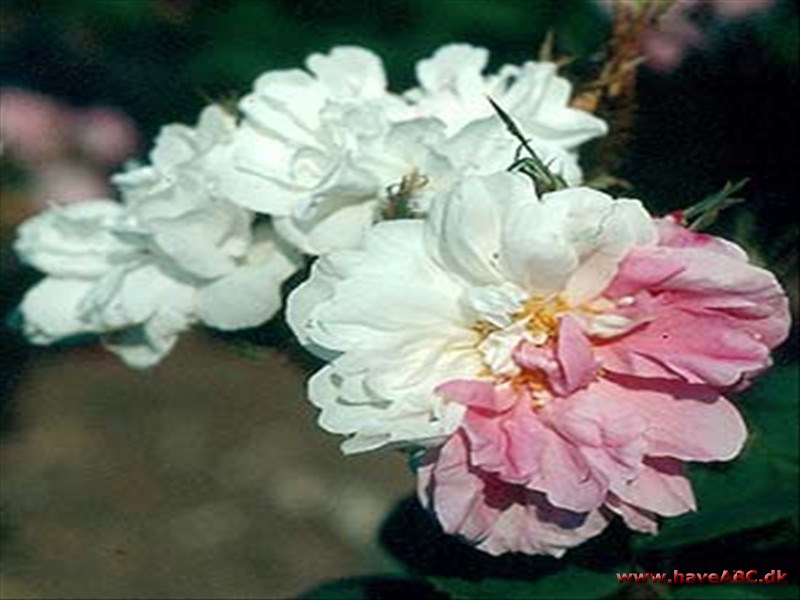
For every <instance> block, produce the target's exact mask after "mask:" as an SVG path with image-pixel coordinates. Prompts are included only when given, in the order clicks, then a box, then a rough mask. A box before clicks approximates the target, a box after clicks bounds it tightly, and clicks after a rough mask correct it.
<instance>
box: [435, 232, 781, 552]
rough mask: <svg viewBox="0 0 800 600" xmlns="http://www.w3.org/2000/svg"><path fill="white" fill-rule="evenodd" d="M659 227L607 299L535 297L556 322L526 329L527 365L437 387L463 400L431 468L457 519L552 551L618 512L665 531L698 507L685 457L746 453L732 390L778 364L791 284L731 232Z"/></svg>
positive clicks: (495, 545) (441, 503)
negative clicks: (666, 524)
mask: <svg viewBox="0 0 800 600" xmlns="http://www.w3.org/2000/svg"><path fill="white" fill-rule="evenodd" d="M658 234H659V240H658V243H657V244H653V245H638V246H634V247H633V248H632V249H631V250H630V252H629V253H628V254H627V256H626V257H625V258H624V259H623V260H622V261H621V263H620V264H619V268H618V271H617V274H616V275H615V277H614V278H613V280H612V281H611V283H610V285H608V286H607V288H606V289H605V291H604V292H603V294H602V296H601V297H602V300H601V301H600V302H599V303H596V306H598V307H599V306H600V305H601V304H604V303H608V305H607V307H606V310H604V311H603V312H602V314H601V313H597V314H596V315H595V316H592V312H593V311H592V310H589V311H588V314H587V312H586V311H584V312H583V313H580V312H569V311H566V312H553V310H554V309H552V308H548V306H547V305H545V304H543V305H542V306H541V308H537V309H536V310H537V311H538V312H535V313H534V316H533V317H532V321H531V323H533V324H535V325H536V326H537V327H553V328H555V330H554V333H553V335H551V336H550V337H549V339H548V340H547V342H546V343H544V344H542V343H541V342H539V341H536V340H532V339H526V338H525V337H523V338H522V339H521V340H520V341H519V342H518V343H517V344H516V346H515V348H514V350H513V354H512V357H513V361H514V363H515V365H516V367H517V368H518V371H517V373H516V374H515V375H513V376H510V377H505V378H495V379H494V380H492V381H487V380H479V379H476V380H453V381H449V382H446V383H444V384H442V385H440V386H439V387H438V392H439V394H440V395H442V396H443V397H444V398H446V399H447V400H451V401H454V402H457V403H460V404H462V405H463V406H465V407H466V412H465V415H464V418H463V420H462V422H461V424H460V426H459V428H458V429H457V431H456V433H455V434H454V435H453V436H452V437H451V438H450V439H449V440H448V441H447V443H446V444H445V445H444V446H443V447H441V448H438V449H435V450H431V451H429V452H428V454H427V456H426V457H425V459H424V460H423V464H422V466H421V467H420V469H419V494H420V497H421V500H422V502H423V504H425V505H426V506H428V507H429V508H431V509H432V510H433V511H434V512H435V513H436V515H437V517H438V519H439V521H440V522H441V524H442V526H443V527H444V529H445V531H446V532H448V533H451V534H457V535H460V536H462V537H464V538H466V539H468V540H469V541H471V542H473V543H476V544H478V546H479V547H480V548H481V549H483V550H485V551H487V552H490V553H492V554H502V553H504V552H526V553H533V554H541V553H547V554H552V555H554V556H560V555H561V554H563V553H564V552H565V551H566V549H568V548H570V547H572V546H575V545H577V544H580V543H581V542H583V541H585V540H586V539H588V538H590V537H593V536H595V535H597V534H598V533H600V532H601V531H602V530H603V529H604V527H605V525H606V524H607V522H608V521H609V520H610V518H611V517H612V516H613V515H614V514H617V515H620V516H621V517H622V518H623V520H624V521H625V523H626V524H627V526H628V527H630V528H631V529H635V530H638V531H644V532H649V533H655V532H656V531H657V526H658V521H657V518H658V516H675V515H679V514H681V513H684V512H687V511H691V510H695V509H696V505H695V501H694V497H693V494H692V489H691V485H690V484H689V481H688V480H687V479H686V478H685V477H684V476H683V475H682V462H683V461H718V460H730V459H732V458H734V457H735V456H736V455H737V454H738V453H739V451H740V450H741V448H742V445H743V444H744V441H745V439H746V437H747V431H746V428H745V425H744V422H743V420H742V418H741V416H740V415H739V413H738V412H737V410H736V408H735V407H734V406H733V405H732V404H731V403H730V402H729V401H728V400H726V399H725V398H724V397H722V395H721V393H722V392H724V391H725V390H729V389H731V388H733V387H734V386H742V385H746V384H747V383H748V382H749V380H750V379H751V378H752V376H753V375H754V374H756V373H757V372H759V371H760V370H762V369H764V368H765V367H767V366H768V365H769V364H770V358H769V351H770V349H771V348H773V347H775V346H776V345H777V344H779V343H780V342H781V341H782V340H783V339H785V337H786V335H787V333H788V325H789V315H788V307H787V300H786V296H785V294H784V293H783V291H782V289H781V288H780V285H779V284H778V282H777V281H776V280H775V278H774V277H773V276H772V275H771V274H770V273H769V272H768V271H765V270H764V269H761V268H758V267H756V266H753V265H751V264H749V263H748V262H747V257H746V255H745V253H744V252H743V251H742V250H741V249H740V248H739V247H738V246H736V245H734V244H731V243H728V242H725V241H723V240H721V239H719V238H715V237H712V236H709V235H704V234H698V233H694V232H692V231H689V230H688V229H686V228H684V227H682V226H680V225H678V224H676V223H675V222H673V221H671V220H668V219H664V220H661V221H659V222H658ZM612 306H613V307H615V308H612V309H610V310H608V307H612Z"/></svg>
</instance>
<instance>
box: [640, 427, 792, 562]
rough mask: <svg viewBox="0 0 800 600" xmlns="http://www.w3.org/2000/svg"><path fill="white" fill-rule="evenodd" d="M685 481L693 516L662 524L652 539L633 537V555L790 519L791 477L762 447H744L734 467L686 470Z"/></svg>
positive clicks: (732, 465) (666, 521)
mask: <svg viewBox="0 0 800 600" xmlns="http://www.w3.org/2000/svg"><path fill="white" fill-rule="evenodd" d="M689 472H690V479H691V481H692V485H693V487H694V490H695V495H696V496H697V502H698V511H697V512H694V513H689V514H686V515H682V516H680V517H675V518H671V519H666V520H665V521H664V522H663V525H662V527H661V532H660V533H659V534H658V535H656V536H644V535H639V536H637V537H635V538H634V540H633V547H634V549H635V550H636V551H643V550H654V549H659V550H660V549H665V548H671V547H675V546H681V545H684V544H694V543H699V542H704V541H707V540H711V539H714V538H716V537H720V536H723V535H727V534H731V533H735V532H737V531H742V530H746V529H755V528H757V527H761V526H764V525H769V524H770V523H775V522H777V521H781V520H784V519H790V518H793V517H794V516H795V514H796V512H797V486H796V477H791V476H790V475H787V474H785V473H782V465H779V464H778V463H776V461H775V460H773V459H772V457H771V456H770V455H769V453H768V452H767V451H766V449H765V448H764V446H763V445H762V444H758V443H757V441H756V442H754V443H750V444H748V447H747V448H745V451H744V453H743V455H742V457H741V458H739V459H737V460H736V462H735V463H734V464H731V465H725V466H715V467H709V466H705V465H692V467H691V468H690V470H689Z"/></svg>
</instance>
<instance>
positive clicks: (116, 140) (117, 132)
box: [72, 106, 140, 167]
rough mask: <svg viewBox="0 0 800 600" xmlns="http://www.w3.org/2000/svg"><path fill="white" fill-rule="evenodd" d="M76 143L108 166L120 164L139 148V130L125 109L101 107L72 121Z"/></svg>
mask: <svg viewBox="0 0 800 600" xmlns="http://www.w3.org/2000/svg"><path fill="white" fill-rule="evenodd" d="M72 131H73V136H74V142H75V145H76V146H77V147H78V148H79V149H80V150H81V151H82V152H83V153H84V154H86V155H87V156H88V157H89V158H90V159H92V161H94V162H96V163H97V164H99V165H102V166H104V167H113V166H116V165H119V164H120V163H122V162H123V161H124V160H126V159H128V158H130V157H131V156H132V155H133V154H134V153H135V152H136V150H137V149H138V147H139V143H140V139H139V132H138V131H137V130H136V126H135V125H134V123H133V121H132V120H131V119H130V118H129V117H128V116H127V115H126V114H125V113H123V112H121V111H119V110H117V109H115V108H110V107H106V106H97V107H93V108H89V109H86V110H83V111H79V112H78V113H76V115H75V118H74V119H73V121H72Z"/></svg>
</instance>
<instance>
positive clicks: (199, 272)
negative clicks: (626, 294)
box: [16, 45, 606, 367]
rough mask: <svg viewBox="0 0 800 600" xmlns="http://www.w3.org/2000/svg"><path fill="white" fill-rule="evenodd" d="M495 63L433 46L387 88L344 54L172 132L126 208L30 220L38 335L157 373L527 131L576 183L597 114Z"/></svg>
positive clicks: (499, 161) (595, 132) (427, 201)
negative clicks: (188, 336)
mask: <svg viewBox="0 0 800 600" xmlns="http://www.w3.org/2000/svg"><path fill="white" fill-rule="evenodd" d="M487 63H488V52H487V51H486V50H484V49H480V48H474V47H471V46H468V45H451V46H446V47H443V48H441V49H439V50H438V51H437V52H436V53H435V54H434V55H433V56H432V57H431V58H428V59H425V60H422V61H420V62H419V63H418V65H417V77H418V80H419V86H418V87H416V88H414V89H412V90H409V91H407V92H405V93H401V94H396V93H392V92H390V91H388V89H387V82H386V75H385V73H384V69H383V66H382V64H381V61H380V59H379V58H378V57H377V56H376V55H374V54H373V53H371V52H370V51H368V50H365V49H361V48H356V47H337V48H334V49H333V50H332V51H331V52H330V53H329V54H327V55H322V54H314V55H312V56H310V57H309V58H308V60H307V61H306V68H307V70H300V69H294V70H285V71H270V72H267V73H265V74H263V75H261V76H260V77H259V78H258V79H257V80H256V82H255V86H254V89H253V91H252V93H250V94H249V95H247V96H245V97H244V98H243V99H242V100H241V102H240V103H239V107H238V108H239V112H240V116H239V117H235V116H232V115H230V114H228V113H227V112H225V110H223V109H222V108H220V107H217V106H211V107H208V108H206V109H205V111H204V112H203V113H202V115H201V117H200V120H199V123H198V124H197V126H196V127H194V128H190V127H187V126H183V125H170V126H167V127H165V128H164V129H163V130H162V132H161V134H160V136H159V137H158V139H157V140H156V144H155V148H154V149H153V151H152V152H151V154H150V157H149V164H148V165H146V166H140V167H137V168H134V169H131V170H129V171H127V172H125V173H121V174H119V175H117V176H115V177H114V178H113V182H114V184H115V185H116V186H117V188H118V190H119V195H120V199H121V201H116V200H111V199H103V200H91V201H86V202H83V203H78V204H73V205H70V206H66V207H54V208H52V209H50V210H48V211H46V212H45V213H43V214H41V215H39V216H37V217H34V218H33V219H31V220H30V221H28V222H27V223H25V224H23V225H22V226H21V228H20V230H19V238H18V240H17V243H16V250H17V252H18V254H19V255H20V256H21V258H22V259H23V260H24V261H26V262H28V263H29V264H31V265H32V266H34V267H36V268H37V269H39V270H40V271H42V272H44V273H45V274H46V277H45V279H43V280H42V281H41V282H40V283H39V284H38V285H36V286H35V287H34V288H33V289H32V290H30V291H29V293H28V294H27V295H26V296H25V298H24V300H23V302H22V305H21V313H22V317H23V321H24V328H25V332H26V334H27V335H28V336H29V338H30V339H31V340H32V341H33V342H35V343H40V344H49V343H52V342H55V341H58V340H61V339H64V338H67V337H71V336H74V335H80V334H97V335H100V336H102V339H103V340H104V343H105V344H106V346H107V347H108V348H109V349H111V350H112V351H114V352H116V353H118V354H119V355H120V356H121V357H122V358H123V359H124V360H125V361H126V362H127V363H128V364H130V365H132V366H136V367H146V366H150V365H152V364H155V363H156V362H158V361H159V360H160V359H161V358H162V357H163V356H164V355H165V354H166V353H167V352H169V350H170V349H171V348H172V346H173V345H174V343H175V341H176V339H177V336H178V334H179V333H180V332H181V331H183V330H185V329H186V328H187V327H189V326H190V325H192V324H194V323H202V324H205V325H208V326H210V327H215V328H219V329H225V330H231V329H238V328H245V327H253V326H256V325H259V324H261V323H263V322H265V321H266V320H267V319H269V318H271V317H272V316H273V315H274V314H275V313H276V312H277V311H278V310H279V309H280V305H281V294H280V288H281V285H282V284H283V283H284V282H285V281H286V280H287V279H288V278H289V277H290V276H291V275H292V274H293V273H295V272H296V271H297V270H298V269H299V268H300V267H301V266H302V264H303V262H302V260H303V259H302V255H303V254H307V255H314V256H316V255H327V254H328V253H330V252H333V251H336V250H348V249H354V248H357V247H359V246H360V244H361V243H362V241H363V239H364V237H365V234H367V232H368V231H369V230H370V229H371V227H372V226H373V225H374V224H375V223H376V222H377V221H379V220H381V218H382V216H384V215H386V214H387V211H389V210H390V209H392V207H393V203H398V202H402V203H403V204H404V205H405V206H406V207H407V208H408V210H409V211H410V212H411V213H412V214H414V215H417V216H422V215H424V214H426V213H427V212H428V211H429V210H431V206H432V203H433V201H434V198H436V197H438V196H440V195H442V194H446V193H448V192H449V191H450V190H452V189H455V188H456V187H457V186H458V185H460V182H461V181H463V180H464V178H465V177H468V176H473V175H489V174H492V173H495V172H498V171H503V170H505V169H506V168H508V167H509V165H510V164H511V163H512V162H513V161H514V159H515V155H516V151H517V148H518V141H517V140H515V139H514V137H513V136H511V135H509V134H508V132H507V131H506V130H505V128H504V125H503V123H502V122H501V121H500V119H498V118H497V117H496V115H495V113H494V111H493V109H492V107H491V105H490V103H489V102H488V99H487V98H488V97H491V98H492V99H493V100H495V101H496V102H497V103H498V104H499V105H500V106H502V107H503V108H504V110H505V111H507V112H508V114H509V115H511V116H512V117H513V118H514V119H515V120H516V121H517V122H519V123H520V124H522V126H523V129H524V131H525V134H526V135H527V136H530V143H531V145H532V146H533V147H534V148H535V150H536V152H537V153H538V154H539V155H540V157H541V158H542V160H543V161H544V162H546V163H547V164H549V165H550V167H551V169H553V170H555V171H556V172H559V173H560V174H561V175H562V176H563V177H564V178H565V179H566V180H567V181H568V182H569V183H572V184H575V183H579V182H580V180H581V171H580V168H579V166H578V161H577V148H578V147H579V146H580V145H581V144H582V143H584V142H586V141H587V140H589V139H591V138H594V137H597V136H600V135H603V134H604V133H605V132H606V125H605V123H604V122H603V121H601V120H600V119H598V118H596V117H594V116H592V115H590V114H588V113H586V112H583V111H580V110H577V109H574V108H571V107H570V106H569V100H570V93H571V87H570V84H569V83H568V82H567V81H566V80H565V79H563V78H562V77H560V76H558V75H557V73H556V67H555V65H553V64H550V63H540V62H528V63H525V64H524V65H522V66H505V67H503V68H501V69H500V70H499V71H498V72H497V73H495V74H491V75H485V74H484V73H483V71H484V70H485V68H486V66H487Z"/></svg>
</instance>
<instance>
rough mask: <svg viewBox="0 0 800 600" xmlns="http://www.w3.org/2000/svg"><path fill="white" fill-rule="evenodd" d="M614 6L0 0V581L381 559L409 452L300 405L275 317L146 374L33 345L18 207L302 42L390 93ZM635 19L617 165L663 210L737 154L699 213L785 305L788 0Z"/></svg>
mask: <svg viewBox="0 0 800 600" xmlns="http://www.w3.org/2000/svg"><path fill="white" fill-rule="evenodd" d="M608 4H609V3H608V2H605V1H604V0H569V1H566V2H565V1H559V0H435V1H434V0H338V1H336V2H331V1H329V0H263V1H258V0H217V1H208V0H63V1H57V0H52V1H46V0H39V1H33V0H3V1H2V2H0V141H1V142H2V153H1V154H0V165H1V167H2V171H1V172H0V232H1V233H2V240H1V242H0V249H1V251H2V253H1V254H0V302H1V303H2V305H1V306H0V309H1V310H2V315H3V319H4V324H3V325H2V330H0V336H1V337H0V340H2V350H1V352H0V359H1V360H2V372H0V411H2V412H0V416H1V418H2V422H1V423H0V447H1V448H2V457H1V458H0V466H2V488H0V510H1V511H2V513H1V515H2V521H0V554H1V555H2V562H0V596H2V597H3V598H130V597H136V598H191V597H203V598H210V597H219V598H231V597H237V598H245V597H248V598H249V597H253V598H256V597H261V598H264V597H276V598H281V597H292V596H296V595H298V594H300V593H301V592H302V591H303V590H306V589H309V588H311V587H313V586H315V585H317V584H319V583H320V582H321V581H323V580H326V579H331V578H336V577H342V576H348V575H356V574H361V573H367V572H374V571H383V572H386V571H391V570H393V569H394V568H395V566H394V564H393V563H392V562H391V559H389V558H388V557H384V556H383V555H382V554H381V553H380V551H379V550H378V546H377V543H376V542H375V537H376V532H377V531H378V528H379V526H380V523H381V521H382V519H383V518H384V516H385V514H386V513H387V511H389V509H390V508H391V507H392V506H393V505H394V504H395V503H396V502H397V501H398V500H399V499H400V498H402V497H404V496H406V495H407V494H409V493H411V491H412V490H413V479H412V476H411V475H410V473H409V472H408V470H407V468H406V465H405V464H404V461H403V459H402V457H401V456H399V455H394V454H391V453H386V454H383V455H372V456H366V457H356V458H348V459H345V458H343V457H342V456H341V455H340V453H339V451H338V448H337V444H338V440H336V439H334V438H332V437H331V436H328V435H327V434H325V433H324V432H322V431H321V430H319V429H318V428H317V427H316V425H315V423H314V421H315V411H314V409H313V408H312V407H311V406H310V405H309V404H308V403H307V402H306V401H305V399H304V390H303V385H304V384H303V382H304V379H305V377H306V376H307V374H308V373H309V372H310V370H311V369H312V368H313V367H314V365H313V364H312V363H310V362H309V361H308V360H307V359H304V358H303V356H302V354H301V353H300V352H299V351H298V349H297V348H296V346H294V344H293V343H292V341H291V339H290V336H289V334H288V332H287V330H286V328H285V326H283V325H281V323H280V317H279V318H278V319H277V320H276V321H275V322H273V323H270V324H268V325H267V326H265V327H264V328H261V329H259V330H258V331H251V332H246V333H245V334H243V335H242V336H238V337H235V338H234V337H230V336H228V337H226V338H225V339H222V338H220V337H214V336H212V335H210V334H207V333H204V332H195V333H193V334H190V335H185V336H184V337H182V339H181V341H180V343H179V344H178V347H177V348H176V350H175V351H174V352H173V353H172V354H171V355H170V356H169V357H168V358H167V359H166V360H165V361H164V362H163V364H161V365H159V366H158V367H156V368H154V369H152V370H150V371H147V372H133V371H130V370H128V369H126V368H125V367H124V366H123V365H122V364H121V363H119V362H118V361H117V359H115V358H114V357H113V356H112V355H111V354H107V353H104V352H103V351H102V350H100V349H98V348H97V347H95V346H91V345H89V346H79V347H61V348H46V349H42V348H32V347H29V346H26V345H25V344H24V343H23V342H22V340H21V339H20V337H19V335H18V333H17V331H16V329H15V327H14V315H13V308H14V307H15V306H16V305H17V303H18V302H19V299H20V297H21V295H22V293H23V292H24V290H25V288H26V287H27V286H29V285H30V283H31V282H33V281H35V280H36V277H37V275H36V273H33V272H31V271H30V270H28V269H26V268H24V267H23V266H22V265H20V264H19V263H18V262H17V261H16V259H15V257H14V256H13V253H12V252H11V249H10V246H11V243H12V241H13V236H14V228H15V227H16V226H17V225H18V224H19V223H20V222H21V221H22V220H24V218H26V217H27V216H29V215H32V214H35V213H36V212H37V211H39V210H41V209H42V208H43V207H45V206H47V205H48V204H49V203H52V202H68V201H76V200H80V199H85V198H92V197H102V196H104V195H107V194H109V193H111V192H110V190H109V188H108V185H107V177H108V175H109V174H110V173H112V172H114V171H115V170H118V169H119V168H120V167H121V165H122V164H123V163H124V161H126V160H128V159H131V158H136V157H139V158H142V157H144V156H146V152H147V151H148V149H149V147H150V144H151V141H152V139H153V136H154V135H155V134H156V133H157V131H158V129H159V127H160V126H162V125H163V124H165V123H168V122H172V121H181V122H188V123H192V122H194V119H195V117H196V115H197V114H198V112H199V110H200V109H201V108H202V107H203V106H204V105H205V104H207V103H208V102H209V101H212V100H218V99H223V98H230V97H231V96H236V95H241V94H243V93H246V92H247V91H248V89H249V87H250V85H251V83H252V81H253V79H254V78H255V77H256V76H257V75H258V74H260V73H261V72H263V71H265V70H270V69H279V68H292V67H299V66H301V65H302V62H303V60H304V58H305V57H306V56H307V55H308V54H310V53H312V52H315V51H326V50H327V49H329V48H330V47H331V46H333V45H337V44H359V45H364V46H367V47H369V48H371V49H373V50H375V51H376V52H377V53H379V54H380V55H381V56H382V57H383V58H384V61H385V64H386V67H387V70H388V72H389V76H390V77H389V78H390V81H391V82H392V83H391V85H392V87H393V89H394V90H396V91H399V90H402V89H405V88H407V87H409V86H410V85H411V84H412V82H413V65H414V63H415V62H416V61H417V60H419V59H420V58H422V57H425V56H427V55H429V54H430V53H431V52H432V51H433V50H435V49H436V48H437V47H438V46H440V45H442V44H444V43H448V42H454V41H460V42H469V43H472V44H475V45H483V46H485V47H487V48H489V49H490V50H491V52H492V67H493V68H495V67H498V66H500V65H502V64H505V63H507V62H521V61H524V60H528V59H532V58H534V57H535V56H536V53H537V50H538V48H539V46H540V45H541V43H542V41H543V39H544V37H545V34H546V33H547V32H548V31H549V30H554V31H555V33H556V47H557V50H558V51H559V53H560V54H564V55H569V56H576V57H579V58H581V59H582V60H586V61H591V58H592V56H593V54H594V53H595V52H596V51H597V50H598V48H600V46H601V44H602V43H603V42H604V40H605V39H606V38H607V36H608V33H609V17H608V14H609V11H608ZM642 43H643V45H642V47H643V49H644V51H645V53H646V55H647V58H648V62H647V64H646V67H644V68H643V69H642V70H641V72H640V77H639V82H638V91H637V96H636V101H637V112H636V119H635V121H634V123H633V125H634V127H633V131H634V135H633V136H632V137H631V139H630V142H629V143H628V144H627V145H626V147H625V150H626V152H625V154H624V156H622V159H623V160H621V162H620V163H619V165H618V166H617V168H616V172H615V173H614V174H615V175H618V176H620V177H623V178H625V179H627V180H628V181H630V182H631V183H632V184H633V186H634V191H632V192H630V193H631V194H634V195H636V196H637V197H640V198H642V199H644V200H645V202H646V203H647V204H648V206H649V207H650V208H651V209H652V210H653V211H655V212H668V211H670V210H674V209H677V208H681V207H685V206H687V205H689V204H692V203H694V202H697V201H698V200H700V199H701V198H703V197H704V196H705V195H707V194H709V193H712V192H714V191H716V190H719V189H720V188H721V187H722V186H723V184H724V183H725V182H726V181H728V180H738V179H741V178H744V177H749V178H750V183H749V185H748V187H747V188H746V189H745V192H744V195H745V196H746V197H747V202H746V203H745V204H744V205H740V206H738V207H736V208H734V209H731V210H730V211H729V212H727V213H726V214H724V215H723V217H722V219H721V220H720V221H719V222H718V223H717V224H715V226H714V229H713V230H712V231H713V232H715V233H722V234H725V235H727V236H729V237H732V238H733V239H736V240H737V241H738V242H739V243H741V244H743V245H745V246H746V247H747V249H748V251H749V252H751V254H752V256H753V257H754V260H755V261H757V262H759V263H761V264H765V265H767V266H769V267H770V268H771V269H773V270H774V271H775V272H776V273H777V274H778V275H779V277H780V278H781V279H782V281H783V283H784V285H785V286H786V287H787V290H789V293H790V296H791V297H792V301H793V315H794V318H795V322H796V319H797V307H798V303H797V285H798V281H797V272H798V269H797V262H798V260H797V259H798V255H797V241H798V239H797V238H798V226H797V224H796V223H794V222H793V221H794V219H793V216H794V215H795V214H796V210H797V202H798V198H800V195H798V192H799V191H800V190H798V155H797V140H798V133H800V132H798V116H797V114H798V112H797V109H796V102H797V97H798V94H797V92H798V58H797V56H798V13H797V6H796V3H795V2H791V1H788V0H786V1H783V0H686V1H685V2H680V3H678V5H677V6H676V7H675V8H674V9H673V11H672V12H671V13H670V15H669V16H668V18H667V19H665V20H664V24H663V27H662V29H661V31H650V32H646V34H645V36H644V39H643V40H642ZM290 285H291V282H290ZM797 340H798V336H797V328H796V326H795V328H794V330H793V335H792V337H791V338H790V340H789V341H788V342H787V343H786V344H785V345H784V346H783V347H782V348H781V349H780V350H779V351H778V353H777V354H776V362H777V363H778V366H779V368H794V367H792V365H796V360H797V358H796V357H797ZM243 349H246V351H243ZM794 381H795V382H796V379H795V380H794ZM795 385H796V383H795ZM783 389H784V390H785V389H786V387H785V386H784V388H783ZM784 393H785V392H784ZM788 393H790V394H791V393H792V390H791V389H790V390H789V392H788ZM795 404H796V401H795ZM795 410H796V406H795ZM794 440H795V443H796V430H795V437H794Z"/></svg>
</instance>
